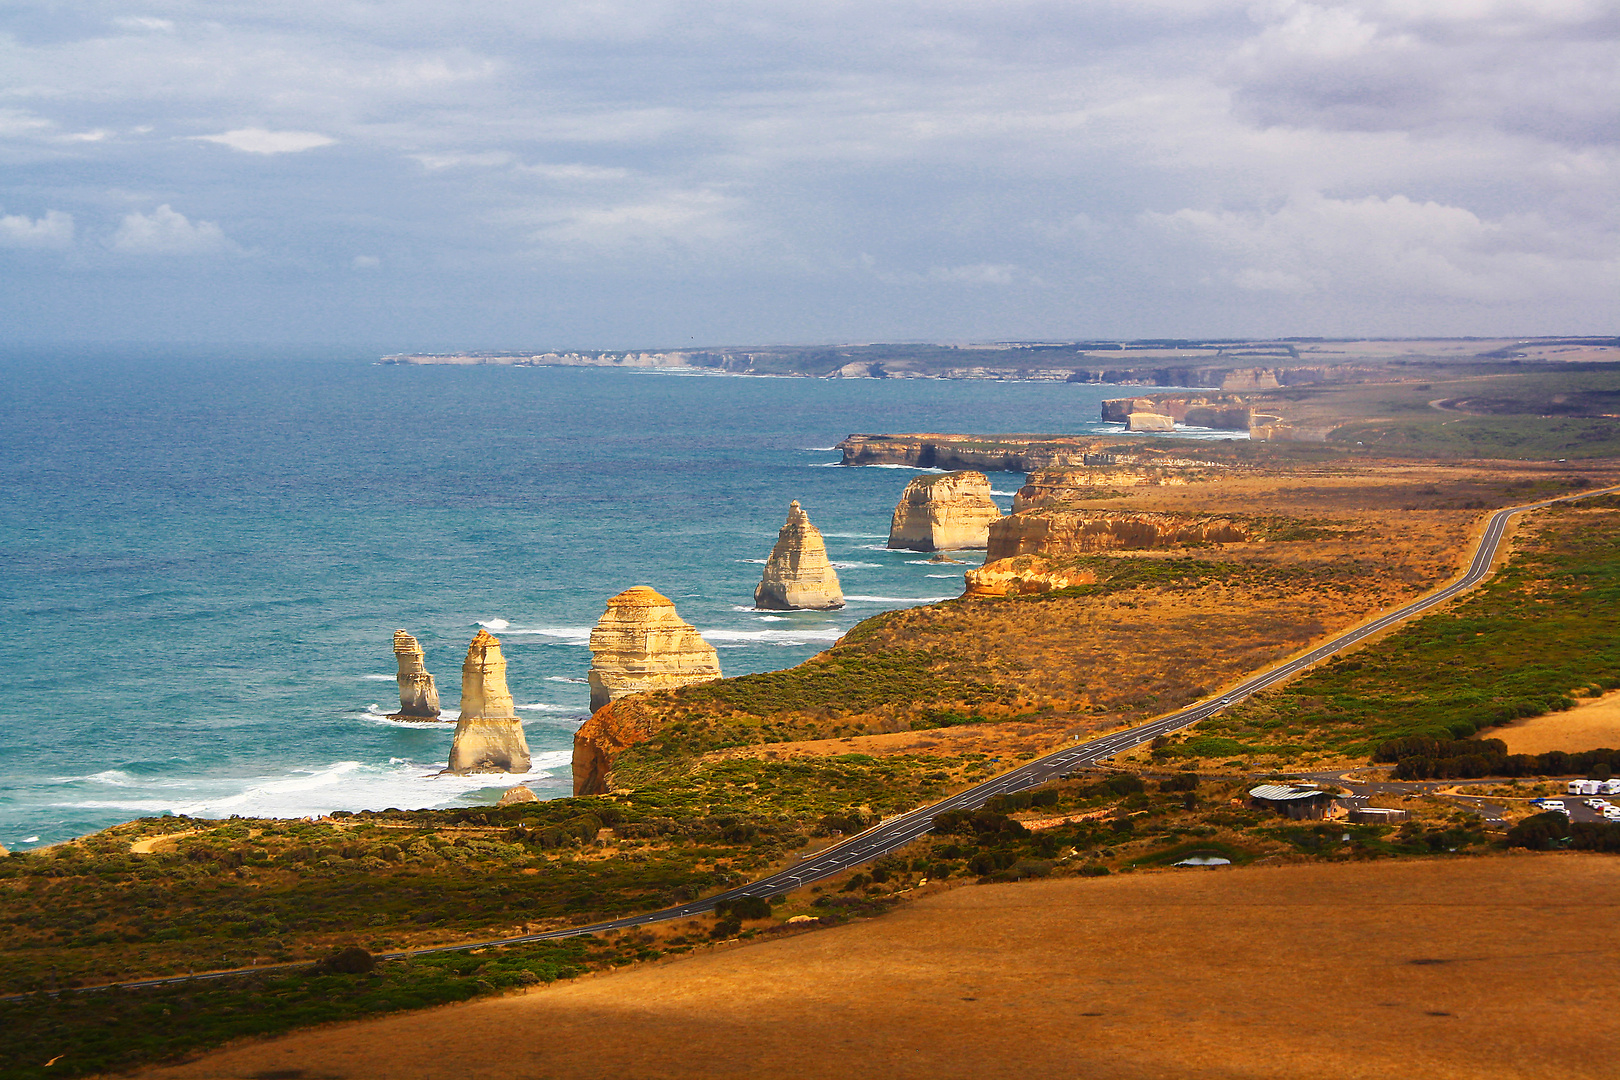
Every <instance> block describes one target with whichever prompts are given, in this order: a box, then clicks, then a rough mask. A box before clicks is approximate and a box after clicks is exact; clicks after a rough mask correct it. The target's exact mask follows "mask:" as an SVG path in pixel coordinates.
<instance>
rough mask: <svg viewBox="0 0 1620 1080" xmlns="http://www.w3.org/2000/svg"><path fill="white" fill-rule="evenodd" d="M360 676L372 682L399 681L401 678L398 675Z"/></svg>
mask: <svg viewBox="0 0 1620 1080" xmlns="http://www.w3.org/2000/svg"><path fill="white" fill-rule="evenodd" d="M360 677H361V678H362V679H366V680H368V681H370V682H397V681H398V680H399V676H398V675H362V676H360Z"/></svg>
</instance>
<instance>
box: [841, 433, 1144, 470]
mask: <svg viewBox="0 0 1620 1080" xmlns="http://www.w3.org/2000/svg"><path fill="white" fill-rule="evenodd" d="M1118 444H1119V440H1118V438H1117V437H1115V438H1113V439H1101V438H1086V437H1081V436H1074V435H937V434H924V435H850V436H847V437H846V438H845V439H844V440H843V441H842V442H840V443H839V444H838V449H839V450H840V451H841V452H842V453H843V461H842V462H841V464H844V465H910V466H911V467H912V468H916V469H977V470H979V471H980V472H1030V471H1031V470H1033V469H1049V468H1056V467H1060V466H1066V465H1069V466H1083V465H1111V464H1113V463H1114V461H1115V460H1116V456H1117V455H1116V451H1115V449H1114V448H1115V447H1116V446H1117V445H1118Z"/></svg>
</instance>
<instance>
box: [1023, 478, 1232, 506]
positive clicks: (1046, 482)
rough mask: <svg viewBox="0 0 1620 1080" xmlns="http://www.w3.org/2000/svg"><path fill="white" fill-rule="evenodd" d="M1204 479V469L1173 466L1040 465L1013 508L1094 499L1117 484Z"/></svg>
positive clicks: (1148, 484) (1154, 484) (1164, 483)
mask: <svg viewBox="0 0 1620 1080" xmlns="http://www.w3.org/2000/svg"><path fill="white" fill-rule="evenodd" d="M1192 479H1203V475H1202V474H1201V473H1197V474H1195V473H1189V472H1188V471H1187V470H1184V469H1172V468H1155V467H1147V468H1139V469H1120V468H1095V469H1037V470H1036V471H1035V472H1032V473H1030V474H1029V477H1028V479H1027V480H1025V482H1024V486H1023V487H1021V488H1019V489H1018V491H1017V492H1016V493H1015V494H1014V495H1013V504H1012V512H1013V513H1015V514H1017V513H1021V512H1023V511H1025V510H1029V509H1032V508H1033V507H1037V506H1050V505H1052V504H1054V503H1068V502H1077V501H1079V500H1081V499H1094V498H1097V497H1098V496H1099V495H1101V494H1103V493H1106V492H1109V491H1112V490H1114V489H1116V488H1132V487H1160V486H1167V485H1177V484H1185V483H1187V482H1188V481H1189V480H1192Z"/></svg>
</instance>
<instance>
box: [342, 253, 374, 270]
mask: <svg viewBox="0 0 1620 1080" xmlns="http://www.w3.org/2000/svg"><path fill="white" fill-rule="evenodd" d="M349 265H350V266H352V267H354V268H355V269H356V270H375V269H377V267H379V266H381V265H382V260H381V259H379V258H377V256H375V255H356V256H355V257H354V258H353V259H352V260H351V261H350V263H349Z"/></svg>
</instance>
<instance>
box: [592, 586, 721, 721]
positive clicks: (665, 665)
mask: <svg viewBox="0 0 1620 1080" xmlns="http://www.w3.org/2000/svg"><path fill="white" fill-rule="evenodd" d="M719 677H720V655H719V654H718V653H716V652H715V651H714V646H712V645H710V644H709V643H708V642H707V641H704V640H703V637H702V636H701V635H700V634H699V633H698V632H697V629H696V628H695V627H693V626H692V624H691V623H688V622H685V621H683V620H682V619H681V617H680V616H679V615H677V614H676V613H675V604H674V602H673V601H671V600H670V599H669V598H668V597H667V596H662V595H660V594H659V593H658V591H657V590H655V589H650V588H648V587H647V586H645V585H637V586H635V587H633V588H629V589H626V590H624V592H622V593H620V594H619V595H617V596H615V597H613V598H612V599H611V600H609V601H608V602H607V610H605V611H604V612H602V618H601V619H600V620H599V621H598V622H597V624H596V627H595V629H593V630H592V631H591V670H590V673H589V679H590V684H591V711H592V712H595V711H596V710H597V709H600V708H601V707H602V706H604V705H606V704H607V703H608V702H610V701H613V700H615V699H616V698H621V697H623V696H624V695H626V694H639V693H641V692H643V691H646V690H670V689H674V688H675V687H677V686H687V685H689V684H691V683H699V682H712V681H713V680H715V679H718V678H719Z"/></svg>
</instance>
